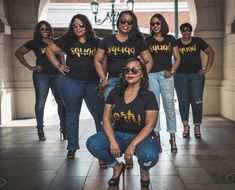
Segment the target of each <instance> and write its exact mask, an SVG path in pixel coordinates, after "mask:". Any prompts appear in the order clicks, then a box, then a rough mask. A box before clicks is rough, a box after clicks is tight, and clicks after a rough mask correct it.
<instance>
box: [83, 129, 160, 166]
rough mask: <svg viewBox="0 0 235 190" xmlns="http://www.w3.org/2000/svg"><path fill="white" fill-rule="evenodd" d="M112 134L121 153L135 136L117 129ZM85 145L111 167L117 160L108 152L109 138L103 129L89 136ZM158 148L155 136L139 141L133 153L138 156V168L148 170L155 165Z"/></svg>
mask: <svg viewBox="0 0 235 190" xmlns="http://www.w3.org/2000/svg"><path fill="white" fill-rule="evenodd" d="M114 135H115V139H116V141H117V143H118V144H119V147H120V150H121V152H122V153H124V152H125V150H126V148H127V146H128V145H129V144H130V143H131V142H132V140H133V139H134V138H135V137H136V135H133V134H128V133H123V132H120V131H117V130H116V131H114ZM86 145H87V148H88V150H89V151H90V153H91V154H92V155H93V156H94V157H96V158H98V159H99V160H102V161H104V162H106V163H107V164H108V165H109V167H113V166H114V165H115V164H116V162H117V160H116V158H114V157H113V155H112V154H111V153H110V143H109V139H108V138H107V136H106V135H105V133H104V131H100V132H99V133H97V134H95V135H93V136H91V137H89V138H88V140H87V142H86ZM159 150H160V145H159V141H158V139H157V138H156V136H149V137H147V138H146V139H144V140H143V141H142V142H140V143H139V144H138V145H137V147H136V149H135V153H134V155H135V156H136V157H137V158H138V163H139V165H140V168H141V169H143V170H149V169H150V168H152V167H153V166H155V165H156V164H157V162H158V158H159V155H158V154H159Z"/></svg>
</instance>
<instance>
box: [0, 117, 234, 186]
mask: <svg viewBox="0 0 235 190" xmlns="http://www.w3.org/2000/svg"><path fill="white" fill-rule="evenodd" d="M57 119H58V118H56V117H52V118H51V121H52V122H49V123H50V125H47V126H46V127H45V133H46V137H47V140H46V141H45V142H39V141H38V139H37V134H36V129H35V128H34V126H32V124H31V126H30V122H28V121H27V120H22V121H17V122H18V125H17V122H15V123H12V124H9V125H8V126H7V127H4V126H2V127H0V189H1V190H2V189H4V190H5V189H9V190H19V189H20V190H46V189H48V190H82V189H84V190H95V189H97V190H106V189H115V190H117V189H118V190H122V189H127V190H138V189H141V187H140V182H139V179H140V176H139V167H138V163H137V161H136V158H135V160H134V161H135V164H134V168H133V169H130V170H126V175H125V182H124V184H123V183H122V180H121V183H120V185H119V187H116V188H109V187H108V184H107V181H108V179H109V178H110V177H111V175H112V170H111V169H99V166H98V162H97V160H96V159H95V158H93V156H92V155H90V154H89V152H88V151H87V149H86V147H85V143H86V139H87V137H89V136H90V135H92V134H93V133H95V128H94V123H93V120H92V119H89V118H87V119H82V120H81V123H80V134H79V136H80V145H81V149H80V150H79V151H78V152H77V154H76V159H75V160H69V161H68V160H66V154H67V151H66V145H67V142H66V141H63V140H60V138H59V127H58V125H56V124H55V123H56V121H57ZM161 119H162V121H163V120H164V118H161ZM203 119H204V123H203V126H202V139H201V140H197V139H195V137H194V134H193V129H192V128H191V131H190V132H191V134H190V138H189V139H183V138H182V126H181V123H180V119H179V115H177V123H178V132H177V145H178V149H179V150H178V153H177V154H172V153H171V152H170V145H169V142H168V140H169V135H168V134H167V133H166V132H165V125H164V124H163V130H162V132H161V139H162V146H163V152H162V153H161V154H160V159H159V162H158V164H157V165H156V166H155V167H154V168H152V169H151V172H150V173H151V187H150V189H154V190H186V189H187V190H234V189H235V183H232V182H229V177H227V178H226V176H228V175H229V174H231V173H235V123H233V122H230V121H227V120H224V119H223V118H221V117H204V118H203ZM27 122H28V123H27ZM24 124H25V126H24ZM230 178H231V179H232V180H235V177H234V176H231V177H230Z"/></svg>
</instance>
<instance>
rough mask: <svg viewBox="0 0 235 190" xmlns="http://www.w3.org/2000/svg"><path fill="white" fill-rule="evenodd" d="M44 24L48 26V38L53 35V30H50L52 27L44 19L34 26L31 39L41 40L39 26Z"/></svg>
mask: <svg viewBox="0 0 235 190" xmlns="http://www.w3.org/2000/svg"><path fill="white" fill-rule="evenodd" d="M43 24H44V25H45V26H46V27H47V28H49V33H48V35H49V38H52V35H53V31H52V27H51V25H50V23H49V22H47V21H45V20H41V21H40V22H38V23H37V24H36V26H35V28H34V34H33V39H39V40H41V39H42V35H41V31H40V28H41V25H43Z"/></svg>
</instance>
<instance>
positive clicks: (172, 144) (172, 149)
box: [169, 134, 178, 153]
mask: <svg viewBox="0 0 235 190" xmlns="http://www.w3.org/2000/svg"><path fill="white" fill-rule="evenodd" d="M169 142H170V145H171V152H172V153H177V151H178V149H177V146H176V142H175V135H172V134H171V137H170V140H169Z"/></svg>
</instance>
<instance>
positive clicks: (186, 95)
mask: <svg viewBox="0 0 235 190" xmlns="http://www.w3.org/2000/svg"><path fill="white" fill-rule="evenodd" d="M204 84H205V76H202V75H199V74H198V73H193V74H176V75H175V90H176V93H177V97H178V101H179V110H180V116H181V120H182V122H183V123H184V124H187V123H188V121H189V107H190V105H191V107H192V114H193V123H194V124H195V125H200V124H201V123H202V103H203V102H202V100H203V90H204Z"/></svg>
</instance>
